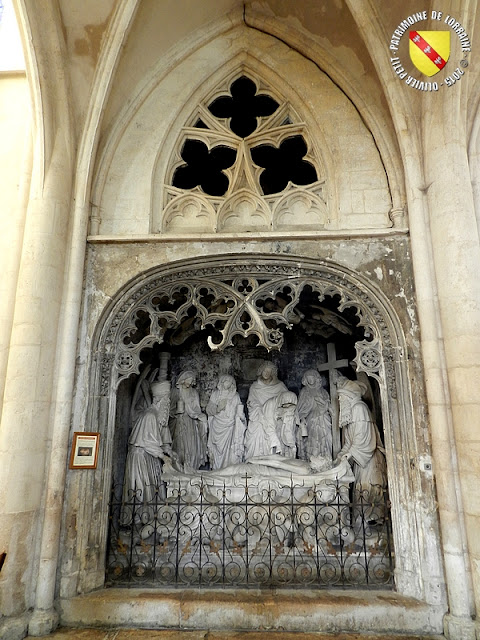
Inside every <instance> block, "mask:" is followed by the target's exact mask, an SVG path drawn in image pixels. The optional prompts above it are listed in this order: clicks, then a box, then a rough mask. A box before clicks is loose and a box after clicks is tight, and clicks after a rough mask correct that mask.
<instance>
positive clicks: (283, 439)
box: [277, 391, 297, 458]
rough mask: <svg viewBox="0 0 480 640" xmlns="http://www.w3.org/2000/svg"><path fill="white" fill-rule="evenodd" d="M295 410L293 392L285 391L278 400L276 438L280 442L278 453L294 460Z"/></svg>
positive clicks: (295, 453) (295, 449)
mask: <svg viewBox="0 0 480 640" xmlns="http://www.w3.org/2000/svg"><path fill="white" fill-rule="evenodd" d="M296 409H297V396H296V395H295V394H294V393H293V391H285V392H284V393H282V395H281V396H280V397H279V398H278V409H277V436H278V439H279V440H280V451H277V453H280V454H281V455H282V456H285V458H296V456H297V443H296V427H297V419H296Z"/></svg>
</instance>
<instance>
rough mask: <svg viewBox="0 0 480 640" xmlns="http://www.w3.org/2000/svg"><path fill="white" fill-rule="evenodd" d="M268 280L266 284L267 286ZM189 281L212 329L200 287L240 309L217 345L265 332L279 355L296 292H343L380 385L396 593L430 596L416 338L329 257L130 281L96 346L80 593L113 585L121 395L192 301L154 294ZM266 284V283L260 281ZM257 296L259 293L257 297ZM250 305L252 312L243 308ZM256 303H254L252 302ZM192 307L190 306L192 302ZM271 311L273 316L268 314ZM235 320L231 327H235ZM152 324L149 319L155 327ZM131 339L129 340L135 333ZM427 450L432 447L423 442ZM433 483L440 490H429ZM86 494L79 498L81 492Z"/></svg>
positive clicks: (250, 259) (382, 300)
mask: <svg viewBox="0 0 480 640" xmlns="http://www.w3.org/2000/svg"><path fill="white" fill-rule="evenodd" d="M240 281H242V282H243V284H244V285H245V284H246V285H247V286H248V287H251V288H253V289H252V292H251V293H252V295H251V296H250V298H249V297H248V296H247V297H245V295H244V294H243V292H242V291H240V290H239V289H240V287H239V284H240ZM259 281H260V285H259V286H257V285H258V283H259ZM181 283H183V286H185V287H186V294H187V298H188V301H187V302H186V304H187V306H191V305H193V306H195V307H196V309H197V312H198V314H199V317H200V318H201V320H202V323H203V325H207V324H208V323H210V322H212V321H214V320H215V317H217V316H215V314H212V315H211V316H209V314H208V313H207V312H206V309H205V307H203V308H202V303H201V301H200V299H199V295H196V291H197V292H198V287H199V286H203V287H207V286H212V285H213V286H215V287H217V290H218V291H220V290H221V291H222V295H224V296H227V295H229V296H231V299H232V301H233V304H232V305H230V309H231V311H229V312H228V313H227V314H226V315H228V318H227V322H226V324H225V325H224V326H223V330H222V331H221V332H220V335H219V336H218V338H217V341H214V342H213V343H212V344H210V346H211V347H212V348H214V349H215V348H225V347H228V345H229V344H230V342H231V338H232V336H234V335H236V334H240V335H248V334H255V335H257V337H259V340H260V343H261V344H263V345H264V346H266V347H267V348H269V349H275V348H278V347H279V346H281V342H282V327H283V326H286V325H288V323H289V322H288V317H289V312H290V311H291V310H292V308H293V307H294V300H293V298H294V297H295V292H296V291H298V290H300V288H301V287H302V286H304V285H306V284H308V285H309V286H311V287H313V289H314V290H315V292H318V293H319V294H320V295H328V296H337V297H338V300H339V306H338V309H339V310H340V311H341V310H342V309H345V308H347V307H353V308H354V309H355V313H356V315H357V317H358V318H359V324H360V325H361V326H362V327H363V329H364V335H365V339H364V340H362V341H360V342H359V343H357V345H356V350H357V356H356V358H355V361H356V365H357V371H363V372H365V373H366V374H367V375H369V376H371V377H374V378H376V379H377V381H378V385H379V390H380V403H381V409H382V415H383V423H384V425H383V426H384V433H385V446H386V451H387V465H388V470H389V478H388V479H389V487H390V494H391V500H392V518H393V532H394V543H395V548H396V570H395V576H396V577H395V583H396V588H397V589H398V591H400V592H401V593H402V594H405V595H410V596H415V597H417V598H422V599H424V598H427V597H431V596H429V593H430V592H431V591H432V589H433V588H434V587H433V586H432V585H429V582H430V581H431V579H430V577H429V576H430V573H429V565H428V553H427V552H426V550H425V549H424V548H423V547H424V545H425V544H427V543H426V541H425V536H424V535H422V533H421V532H422V530H426V529H429V530H430V531H431V530H432V529H433V530H436V521H435V516H434V513H433V510H432V506H431V504H430V503H431V501H432V496H433V493H434V489H433V484H432V478H431V474H430V476H427V477H422V475H421V471H422V470H421V468H420V467H421V465H420V464H417V461H418V460H419V455H420V454H419V451H420V450H421V449H422V448H421V436H420V435H417V429H416V426H415V422H414V414H413V408H412V390H411V389H410V384H409V372H408V362H407V352H406V342H405V337H404V333H403V329H402V326H401V323H400V320H399V318H398V316H397V314H396V312H395V311H394V309H393V307H392V305H391V304H390V302H389V301H388V300H387V298H386V296H385V295H384V294H383V293H382V292H381V291H380V290H379V289H378V288H377V287H376V286H375V285H373V284H372V283H371V282H370V281H369V280H368V279H367V278H366V277H365V276H361V275H359V274H357V273H355V272H353V271H352V270H350V269H348V268H346V267H344V266H340V265H338V264H335V263H332V262H330V261H326V260H322V261H315V260H312V259H303V258H299V257H293V256H288V257H287V256H282V257H280V256H268V255H245V254H242V255H226V256H215V257H211V258H197V259H190V260H184V261H179V262H175V263H170V264H168V265H162V266H158V267H155V268H153V269H150V270H149V271H147V272H145V273H142V274H140V275H139V276H137V277H136V278H135V279H134V280H132V281H130V282H129V283H127V284H126V285H125V286H124V287H122V289H121V290H120V291H119V292H118V294H117V296H115V299H114V300H112V301H111V303H110V304H109V305H108V306H107V308H106V309H105V310H104V312H103V315H102V317H101V318H100V320H99V322H98V325H97V330H96V332H95V335H94V337H93V341H92V353H93V358H92V362H91V374H90V389H89V392H88V408H87V412H86V416H87V418H86V430H91V431H100V432H101V434H102V451H101V457H100V464H99V467H98V469H97V470H96V471H95V472H94V475H93V479H92V481H90V482H89V483H88V484H87V483H85V484H82V485H81V486H80V487H78V491H79V492H80V494H81V498H82V499H81V500H80V502H81V503H82V504H85V505H87V504H88V505H90V504H91V505H92V506H91V507H89V508H90V509H91V513H92V517H93V519H94V523H89V528H88V531H84V533H83V539H82V536H81V535H79V536H78V540H75V543H74V545H75V546H76V551H75V550H73V549H72V553H73V555H74V556H76V557H77V562H78V563H80V564H82V563H83V564H84V562H85V561H84V560H83V559H82V553H84V552H85V547H88V548H89V549H91V550H93V549H94V550H95V551H91V555H90V557H89V566H85V565H84V566H83V569H82V570H81V571H80V572H79V573H80V575H79V584H78V586H77V587H76V589H77V590H78V591H79V592H82V591H88V590H91V589H92V588H95V587H99V586H102V585H103V581H104V573H103V567H104V553H105V548H106V539H107V513H106V504H107V503H108V496H109V490H110V484H111V473H112V457H113V436H114V430H115V411H116V390H117V387H118V385H119V383H120V382H121V380H125V379H126V378H128V377H129V376H130V375H132V374H133V373H134V372H135V371H139V365H140V358H139V353H140V350H141V349H143V348H145V347H148V346H149V345H153V344H154V343H158V342H159V341H161V339H162V331H163V330H164V326H165V325H164V324H163V325H162V318H163V320H165V321H166V322H167V323H168V322H170V323H175V322H178V320H179V318H180V317H181V315H182V313H183V311H182V308H181V307H182V305H183V302H182V304H180V306H178V308H176V309H171V310H170V311H169V312H166V313H165V312H163V315H162V313H155V309H154V308H153V307H152V296H157V297H158V295H157V294H158V293H159V292H160V293H161V295H165V294H168V292H170V294H171V293H172V292H173V291H175V290H178V286H179V285H181ZM255 283H257V285H256V284H255ZM264 283H267V289H269V290H271V289H272V286H273V287H274V288H275V287H277V290H280V289H279V287H281V286H285V284H286V283H288V285H289V286H290V287H291V290H292V292H293V294H292V302H291V303H289V304H288V305H287V306H286V307H285V308H284V309H283V311H282V313H278V314H276V319H277V321H278V322H277V324H279V325H280V328H277V329H273V330H272V327H271V323H270V326H267V325H265V323H264V322H263V320H264V315H265V314H264V312H262V306H261V304H260V305H259V304H257V303H258V301H259V300H261V299H262V286H261V285H262V284H264ZM249 295H250V294H249ZM242 305H243V306H242ZM248 305H250V306H248ZM183 307H185V305H183ZM246 308H248V309H250V311H252V310H253V315H255V313H254V311H255V309H257V313H256V317H255V318H253V321H252V322H251V323H250V325H249V326H248V327H246V328H245V326H242V327H241V326H240V325H239V324H238V323H236V318H238V317H239V314H240V312H241V311H242V309H243V310H245V309H246ZM139 311H142V312H143V313H148V314H150V319H149V328H148V330H147V331H146V332H145V331H144V333H143V335H141V336H140V339H139V340H138V341H137V342H135V340H131V339H130V338H131V335H132V333H131V332H132V329H134V327H135V320H136V317H137V315H136V314H138V312H139ZM262 313H263V315H262ZM229 323H230V324H229ZM147 324H148V323H147ZM126 336H129V339H127V340H125V337H126ZM423 444H424V443H423ZM425 482H427V483H430V485H431V488H430V489H431V490H430V491H426V492H425V491H420V490H419V487H420V486H423V487H424V486H425ZM77 497H78V496H77Z"/></svg>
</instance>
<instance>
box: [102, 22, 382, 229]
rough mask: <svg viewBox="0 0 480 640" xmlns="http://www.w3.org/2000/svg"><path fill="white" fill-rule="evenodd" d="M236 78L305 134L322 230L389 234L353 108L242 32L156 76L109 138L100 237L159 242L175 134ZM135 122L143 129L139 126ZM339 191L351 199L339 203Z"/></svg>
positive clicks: (329, 85) (279, 51)
mask: <svg viewBox="0 0 480 640" xmlns="http://www.w3.org/2000/svg"><path fill="white" fill-rule="evenodd" d="M234 36H238V37H234ZM246 40H247V41H246ZM252 51H253V52H256V54H257V55H256V56H255V55H252V53H251V52H252ZM287 54H288V55H287ZM242 69H244V70H245V71H246V72H248V71H251V72H252V73H253V74H254V75H255V77H258V78H260V79H261V80H262V81H263V82H264V83H265V84H266V85H267V86H269V87H274V88H275V91H276V93H277V94H278V95H281V96H283V99H284V100H285V101H288V102H289V103H290V104H291V105H292V107H293V108H294V109H295V110H296V111H297V112H298V114H299V116H300V117H301V119H302V121H303V122H304V124H305V126H306V129H307V130H308V131H309V132H310V134H309V140H310V141H311V144H312V149H313V151H314V155H315V157H316V158H319V159H321V165H322V168H323V169H324V175H322V176H320V178H321V180H322V179H323V178H324V179H325V185H324V186H322V184H319V191H318V193H317V195H319V196H320V197H321V199H322V200H323V201H324V202H326V203H328V216H326V221H325V225H324V228H325V229H328V230H331V229H336V228H359V229H362V228H379V229H385V228H388V227H389V226H391V220H390V218H389V213H388V212H389V210H390V209H391V194H390V190H389V186H388V181H387V178H386V174H385V171H384V167H383V162H382V158H381V155H380V154H379V151H378V148H377V147H376V146H375V141H374V139H373V137H372V134H371V132H370V130H369V129H368V128H367V127H366V126H365V123H364V122H363V121H362V118H361V117H360V115H359V113H358V111H357V110H356V109H355V106H354V105H352V103H351V102H350V101H349V99H348V98H347V97H346V96H345V94H344V93H343V92H342V91H341V90H340V89H339V87H338V86H336V85H335V84H334V83H333V82H332V81H331V79H330V78H329V77H328V76H326V75H325V74H324V73H323V72H322V71H321V70H320V69H319V67H318V66H317V65H315V64H314V63H313V62H312V61H311V60H309V59H308V58H306V57H303V56H301V54H299V53H297V52H296V51H292V50H291V49H289V48H288V46H287V45H285V44H284V43H282V42H279V41H277V40H275V39H272V38H271V37H270V36H268V35H266V34H264V33H260V32H258V31H256V30H248V31H246V30H245V28H244V27H242V26H238V27H235V28H234V29H232V31H231V32H229V34H228V36H227V35H226V34H221V35H218V36H217V37H216V38H215V39H214V40H211V41H208V42H206V43H203V44H202V45H201V46H200V47H199V48H197V49H195V50H193V51H191V52H189V54H188V55H187V56H185V57H184V58H183V59H182V60H180V61H178V64H176V65H175V66H173V67H170V68H169V70H168V73H165V70H163V73H162V74H160V71H158V76H157V77H156V82H154V80H155V79H152V82H151V83H150V84H149V92H148V93H147V94H146V95H144V99H143V101H142V102H140V103H138V102H135V104H136V105H137V109H136V111H135V112H134V113H133V112H131V110H129V112H128V120H126V119H124V120H123V121H122V126H121V127H120V124H119V126H118V127H115V129H112V132H111V134H110V136H109V138H108V140H107V142H106V146H105V147H104V151H103V153H102V154H100V155H99V158H98V163H97V167H98V171H97V173H96V176H97V177H96V180H95V183H94V185H93V189H92V199H93V201H94V202H95V203H96V204H97V205H98V211H99V212H101V215H100V218H101V220H100V224H99V228H98V232H99V233H100V234H102V235H105V234H106V235H117V234H125V233H135V234H142V235H145V234H151V233H158V232H160V230H161V229H162V224H161V223H162V220H161V219H162V215H163V209H164V207H165V205H166V202H165V198H164V191H165V189H164V186H163V185H164V182H165V177H166V175H167V173H168V168H169V166H170V165H169V163H170V159H171V157H172V152H173V150H174V148H175V147H176V145H177V144H178V141H179V132H180V130H181V129H182V127H184V126H185V124H186V123H188V122H190V119H191V117H192V114H193V113H194V112H195V110H196V107H197V105H198V104H199V103H201V102H202V100H204V99H205V96H211V95H213V93H214V91H215V88H216V87H217V86H219V85H220V84H222V82H224V81H227V79H228V78H229V77H231V76H232V75H235V74H236V73H237V72H238V71H240V70H242ZM179 88H180V90H179ZM302 96H310V99H308V100H307V99H305V98H304V97H302ZM167 105H168V106H167ZM340 114H341V116H340ZM125 117H127V116H126V114H125ZM140 121H141V122H142V123H143V125H142V127H141V128H139V127H137V126H136V124H135V123H136V122H140ZM352 127H353V129H354V130H355V131H356V132H357V134H358V136H359V139H361V140H362V145H360V146H359V147H358V149H360V148H361V149H362V151H361V153H360V151H358V152H355V151H352V149H351V148H350V147H349V145H350V142H351V131H352ZM347 148H349V152H348V153H346V152H345V149H347ZM107 150H108V152H107ZM352 153H353V154H354V155H352ZM355 153H356V155H355ZM334 158H335V161H334ZM321 180H320V181H319V183H321ZM343 189H347V192H351V197H342V198H341V197H340V195H341V194H342V191H343ZM133 203H135V205H133ZM310 226H311V225H310ZM319 228H320V231H322V228H321V221H320V227H319ZM216 232H217V233H218V229H217V231H216ZM186 235H189V234H188V229H187V232H186Z"/></svg>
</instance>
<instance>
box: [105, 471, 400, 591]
mask: <svg viewBox="0 0 480 640" xmlns="http://www.w3.org/2000/svg"><path fill="white" fill-rule="evenodd" d="M375 489H376V491H372V490H369V491H365V492H361V491H355V492H353V493H354V499H352V489H351V488H350V487H349V486H348V485H345V484H342V483H339V482H333V483H331V484H330V485H328V486H325V485H322V487H321V489H320V488H319V489H317V488H316V487H314V488H308V489H305V487H302V486H300V485H294V484H292V485H291V486H290V487H289V488H287V489H286V488H282V489H281V490H279V489H278V487H272V486H269V485H268V483H264V484H263V486H261V487H260V486H258V484H256V485H255V486H253V487H252V486H249V479H248V478H245V485H244V487H242V490H241V492H240V495H239V491H238V487H237V488H236V489H235V491H234V492H233V491H232V489H231V488H229V487H228V486H224V487H223V488H221V489H219V488H218V487H212V486H209V485H208V484H205V483H204V482H203V480H202V479H201V478H198V479H197V482H189V483H188V485H186V484H185V483H181V484H180V483H179V484H178V486H176V487H174V488H172V487H170V488H169V490H168V497H166V498H165V495H166V491H165V486H162V487H159V488H158V490H156V491H155V492H154V499H153V500H151V501H150V502H148V503H143V502H142V500H141V492H130V493H131V495H129V496H128V501H127V502H125V501H122V499H121V497H120V496H121V487H114V489H113V491H112V500H111V504H110V536H109V546H108V551H107V570H106V580H107V585H115V586H135V585H142V586H158V587H163V586H189V585H190V586H202V585H203V586H208V587H212V586H223V587H225V586H238V587H262V586H267V587H270V586H272V587H281V586H285V587H301V586H304V587H308V588H331V587H344V588H345V587H356V588H362V589H365V588H367V589H368V588H386V587H387V588H388V587H391V586H393V555H394V554H393V549H392V536H391V527H390V517H389V514H390V508H389V507H390V505H389V500H388V495H387V492H386V491H385V490H383V489H381V488H380V487H375ZM374 494H375V495H376V497H375V499H374V500H373V501H372V498H371V496H372V495H374Z"/></svg>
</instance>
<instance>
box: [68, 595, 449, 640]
mask: <svg viewBox="0 0 480 640" xmlns="http://www.w3.org/2000/svg"><path fill="white" fill-rule="evenodd" d="M444 613H445V612H444V610H443V608H440V607H438V606H434V605H428V604H426V603H424V602H420V601H418V600H414V599H413V598H408V597H405V596H402V595H399V594H398V593H395V592H392V591H353V590H352V591H348V590H328V591H326V590H325V591H323V590H322V591H318V590H294V589H281V590H280V589H278V590H275V589H270V590H259V589H252V590H239V589H232V590H218V589H202V590H200V589H197V590H195V589H182V590H180V589H179V590H167V589H164V590H161V589H150V590H148V589H145V588H143V589H140V588H135V589H113V588H112V589H101V590H98V591H94V592H91V593H89V594H86V595H81V596H77V597H75V598H71V599H63V600H61V601H60V621H61V624H62V625H63V626H66V627H74V628H82V627H98V628H104V629H105V628H106V629H108V628H111V629H112V630H113V629H117V630H118V628H137V629H157V630H159V629H168V630H178V629H182V630H184V631H185V632H187V631H192V632H195V633H204V634H205V633H206V631H203V632H198V631H197V630H198V629H210V631H209V633H210V634H214V633H216V634H217V635H216V636H215V635H210V636H205V635H203V636H199V637H201V638H208V639H209V640H210V638H215V640H216V639H217V638H219V639H220V638H222V636H221V633H224V634H225V633H227V632H228V633H236V632H242V633H245V632H247V631H248V632H251V633H254V632H255V633H260V632H261V635H260V636H258V635H257V637H256V636H255V635H253V636H252V635H251V633H250V635H248V634H247V635H245V637H249V638H251V640H257V638H260V637H262V636H266V634H267V633H268V634H269V635H268V637H269V638H270V634H271V633H273V632H276V633H280V634H283V635H281V636H279V637H284V638H285V639H286V638H288V637H289V635H288V634H287V632H296V633H297V634H298V633H303V634H312V633H317V634H318V633H320V632H321V633H327V634H332V633H333V634H341V633H343V634H348V633H350V634H351V633H364V634H367V635H368V634H384V635H385V636H388V635H389V634H390V635H395V634H403V636H408V635H410V636H415V635H416V636H430V637H431V636H434V635H435V634H442V632H443V614H444ZM182 632H183V631H182ZM122 633H124V632H123V631H122ZM135 633H137V632H135ZM138 633H139V632H138ZM175 633H180V632H179V631H175ZM218 634H220V635H218ZM285 634H286V635H285ZM290 635H291V633H290ZM132 637H135V636H132ZM139 637H140V636H139ZM146 637H147V638H148V637H149V636H146ZM152 637H157V636H152ZM159 637H161V636H159ZM165 637H168V636H165ZM172 637H173V638H174V637H175V636H172ZM185 637H186V638H189V637H190V638H191V639H192V640H197V638H196V636H195V635H193V636H185ZM225 637H228V636H225ZM231 637H241V636H238V635H237V636H235V635H233V636H231ZM274 637H275V636H274V635H273V636H272V638H274ZM307 637H308V635H307V636H305V638H307ZM317 637H318V636H317ZM330 637H331V636H330ZM339 637H342V636H339ZM346 637H347V638H348V636H346ZM115 640H123V638H120V639H117V638H115Z"/></svg>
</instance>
